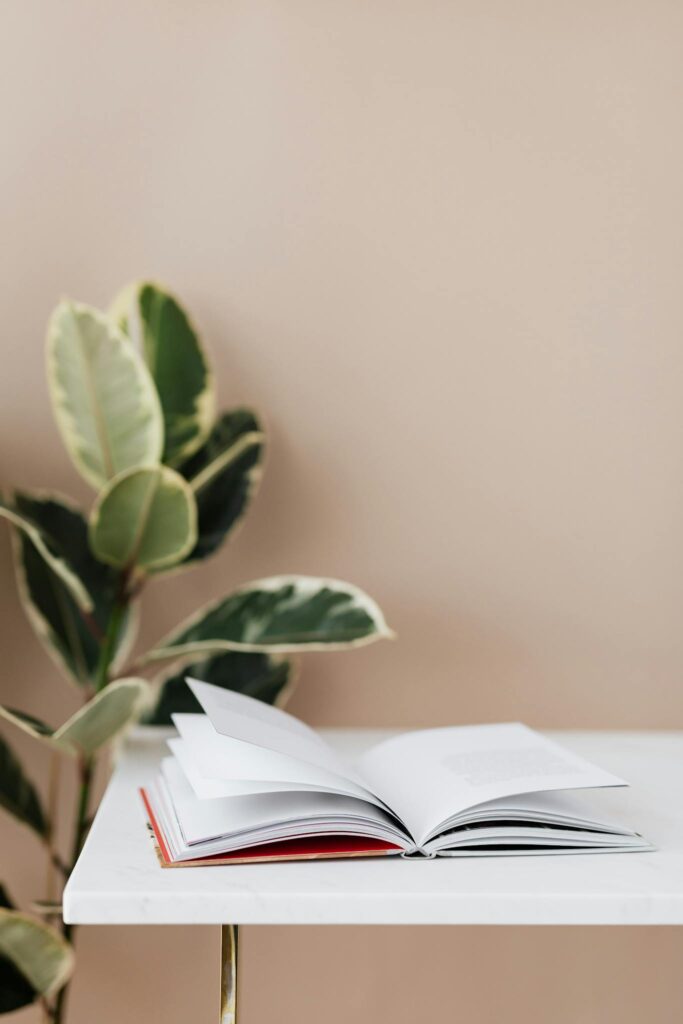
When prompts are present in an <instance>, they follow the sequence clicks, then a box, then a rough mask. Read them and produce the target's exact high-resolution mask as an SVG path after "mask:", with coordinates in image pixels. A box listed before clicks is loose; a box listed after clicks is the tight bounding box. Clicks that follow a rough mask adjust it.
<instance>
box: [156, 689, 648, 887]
mask: <svg viewBox="0 0 683 1024" xmlns="http://www.w3.org/2000/svg"><path fill="white" fill-rule="evenodd" d="M187 682H188V686H189V687H190V689H191V690H192V693H193V694H194V695H195V697H196V698H197V700H198V701H199V704H200V705H201V707H202V709H203V712H204V713H203V714H178V715H174V716H173V722H174V725H175V727H176V729H177V733H178V735H177V737H175V738H173V739H170V740H169V741H168V746H169V749H170V753H169V756H168V757H165V758H164V759H163V760H162V763H161V770H160V773H159V774H158V776H157V777H156V778H155V779H154V780H153V781H152V783H151V784H150V785H148V786H146V787H145V788H144V789H143V790H142V791H141V793H142V798H143V801H144V805H145V808H146V811H147V816H148V819H149V823H150V826H151V829H152V831H153V834H154V837H155V840H156V844H157V847H158V854H159V858H160V861H161V863H162V864H163V865H164V866H165V867H178V866H183V867H190V866H200V865H209V864H235V863H251V862H264V861H276V860H305V859H324V858H330V857H335V858H336V857H386V856H403V857H427V858H433V857H462V856H492V855H500V854H516V855H519V854H540V853H555V854H558V853H598V852H600V853H607V852H612V853H614V852H632V851H638V850H650V849H653V847H652V846H651V844H650V843H648V842H647V841H646V840H645V839H643V837H642V836H640V835H639V834H638V833H637V832H636V831H635V830H634V829H633V828H632V827H631V826H630V825H624V824H619V823H617V822H616V821H614V820H612V814H611V811H610V800H609V792H608V791H609V790H610V789H611V788H612V787H618V786H625V785H627V783H626V782H625V781H624V780H623V779H621V778H618V777H617V776H616V775H613V774H612V773H611V772H608V771H605V770H604V769H602V768H598V767H596V766H595V765H592V764H590V763H589V762H588V761H585V760H584V759H583V758H581V757H579V756H578V755H577V754H575V753H573V752H571V751H569V750H565V749H564V748H563V747H561V746H559V745H558V744H556V743H554V742H553V741H552V740H549V739H547V738H546V737H545V736H542V735H541V734H540V733H537V732H535V731H534V730H533V729H530V728H528V727H527V726H525V725H522V724H521V723H516V722H508V723H502V724H493V725H464V726H454V727H451V728H437V729H421V730H416V731H411V732H406V733H403V734H400V735H397V736H394V737H392V738H390V739H387V740H384V741H383V742H381V743H379V744H377V745H376V746H374V747H372V748H371V749H369V750H367V751H366V752H365V753H364V754H363V755H362V756H361V757H359V758H358V759H357V760H356V762H355V763H354V764H351V763H350V762H347V761H346V760H345V759H344V758H342V757H341V756H340V755H339V754H338V753H337V752H336V751H335V750H334V749H333V748H332V746H330V745H329V744H328V743H326V742H325V740H324V739H323V738H322V737H321V736H319V735H318V734H317V733H316V732H315V731H314V730H313V729H311V728H309V727H308V726H307V725H305V724H304V723H303V722H301V721H300V720H299V719H297V718H295V717H294V716H293V715H290V714H288V713H287V712H285V711H282V710H280V709H278V708H275V707H271V706H270V705H267V704H263V703H261V702H260V701H257V700H254V699H252V698H250V697H246V696H244V695H242V694H238V693H233V692H231V691H228V690H224V689H222V688H220V687H217V686H213V685H211V684H209V683H204V682H201V681H199V680H194V679H188V680H187Z"/></svg>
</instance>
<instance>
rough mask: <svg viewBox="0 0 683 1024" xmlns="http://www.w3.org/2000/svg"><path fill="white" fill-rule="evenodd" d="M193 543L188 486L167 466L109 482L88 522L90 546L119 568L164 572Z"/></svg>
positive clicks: (194, 531)
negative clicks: (139, 568)
mask: <svg viewBox="0 0 683 1024" xmlns="http://www.w3.org/2000/svg"><path fill="white" fill-rule="evenodd" d="M196 539H197V506H196V504H195V500H194V497H193V495H192V491H191V490H190V487H189V486H188V484H187V482H186V481H185V480H183V478H182V477H181V476H180V475H179V474H178V473H176V472H175V471H174V470H172V469H169V468H168V467H167V466H154V467H153V468H148V469H134V470H131V471H130V472H128V473H122V474H121V476H118V477H116V479H115V480H112V482H111V484H110V485H109V486H108V487H107V488H105V490H104V491H102V493H101V494H100V496H99V498H98V499H97V501H96V502H95V506H94V508H93V511H92V513H91V517H90V546H91V548H92V550H93V552H94V554H95V555H96V557H97V558H99V559H100V561H102V562H106V563H108V564H109V565H114V566H117V567H118V568H124V567H130V566H141V567H142V568H143V569H147V570H155V569H163V568H166V567H167V566H170V565H175V564H176V563H177V562H180V561H181V560H182V559H183V558H184V557H185V555H187V554H188V552H189V551H191V550H192V548H193V546H194V543H195V541H196Z"/></svg>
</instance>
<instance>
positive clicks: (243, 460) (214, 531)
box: [179, 409, 263, 563]
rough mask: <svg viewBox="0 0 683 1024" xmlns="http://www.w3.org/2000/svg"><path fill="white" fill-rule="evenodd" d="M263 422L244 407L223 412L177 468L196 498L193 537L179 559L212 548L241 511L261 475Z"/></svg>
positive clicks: (191, 557) (205, 554) (189, 558)
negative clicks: (199, 445)
mask: <svg viewBox="0 0 683 1024" xmlns="http://www.w3.org/2000/svg"><path fill="white" fill-rule="evenodd" d="M262 457H263V428H262V426H261V424H260V423H259V421H258V419H257V417H256V415H255V414H254V413H253V412H252V411H251V410H250V409H233V410H231V411H230V412H224V413H223V414H222V415H221V416H220V417H219V419H218V420H217V421H216V423H215V424H214V427H213V430H212V431H211V434H210V436H209V438H208V440H207V442H206V444H205V445H204V446H203V447H202V448H200V449H199V451H198V452H196V453H195V454H194V455H193V456H192V458H191V459H188V461H187V462H185V463H183V465H182V466H181V467H180V469H179V472H180V473H181V474H182V475H183V476H184V477H185V479H186V480H188V481H189V483H190V485H191V487H192V489H193V491H194V494H195V499H196V501H197V513H198V520H197V543H196V544H195V546H194V548H193V550H192V551H191V552H190V554H189V555H188V556H187V558H186V559H185V562H186V563H187V562H196V561H200V560H201V559H204V558H207V557H208V556H209V555H212V554H214V552H215V551H217V550H218V548H219V547H220V546H221V545H222V544H223V542H224V541H225V540H226V538H227V536H228V534H229V533H230V531H231V530H232V529H233V527H234V526H235V525H236V524H237V523H238V522H239V520H240V519H241V518H242V516H243V515H244V513H245V511H246V509H247V506H248V504H249V501H250V499H251V498H252V496H253V495H254V493H255V491H256V488H257V486H258V483H259V480H260V477H261V460H262Z"/></svg>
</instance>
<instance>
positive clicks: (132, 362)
mask: <svg viewBox="0 0 683 1024" xmlns="http://www.w3.org/2000/svg"><path fill="white" fill-rule="evenodd" d="M47 376H48V385H49V388H50V395H51V398H52V407H53V411H54V415H55V419H56V421H57V426H58V427H59V431H60V433H61V435H62V440H63V442H64V445H65V446H66V449H67V451H68V453H69V455H70V457H71V460H72V462H73V463H74V465H75V467H76V469H77V470H78V472H79V473H80V474H81V476H83V477H84V478H85V479H86V480H87V481H88V483H90V484H92V485H93V487H95V488H100V487H101V486H102V485H103V484H105V483H106V482H107V481H108V480H111V479H112V478H113V477H115V476H116V475H117V474H118V473H122V472H124V471H125V470H128V469H133V468H136V467H138V466H152V465H155V464H156V463H158V462H159V460H160V458H161V453H162V450H163V444H164V428H163V419H162V415H161V407H160V405H159V397H158V395H157V393H156V389H155V387H154V382H153V381H152V378H151V375H150V373H149V370H148V369H147V367H146V366H145V363H144V361H143V359H142V358H141V356H140V354H139V353H138V352H136V351H135V349H134V347H133V346H132V345H131V343H130V341H129V340H128V338H126V337H125V336H124V335H123V334H122V333H121V332H120V331H119V330H118V329H117V328H116V327H114V325H113V324H112V323H111V322H110V321H109V320H108V319H107V318H106V317H105V316H103V315H102V314H101V313H98V312H97V310H94V309H91V308H89V307H88V306H83V305H80V304H76V303H73V302H62V303H60V304H59V306H57V309H56V310H55V311H54V313H53V315H52V318H51V320H50V326H49V329H48V337H47Z"/></svg>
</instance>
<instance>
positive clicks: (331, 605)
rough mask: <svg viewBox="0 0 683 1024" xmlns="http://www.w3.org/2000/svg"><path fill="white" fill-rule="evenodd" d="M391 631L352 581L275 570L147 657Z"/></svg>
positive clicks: (313, 644)
mask: <svg viewBox="0 0 683 1024" xmlns="http://www.w3.org/2000/svg"><path fill="white" fill-rule="evenodd" d="M391 635H392V633H391V630H390V629H389V628H388V626H387V624H386V622H385V621H384V616H383V615H382V612H381V610H380V608H379V607H378V605H377V604H376V603H375V602H374V601H373V600H372V599H371V598H370V597H368V595H367V594H364V593H363V591H362V590H359V589H358V588H357V587H354V586H352V585H351V584H350V583H342V582H340V581H339V580H326V579H318V578H316V577H311V576H276V577H273V578H271V579H265V580H257V581H256V582H254V583H249V584H247V585H246V586H244V587H242V588H240V590H238V591H237V592H236V593H234V594H231V595H230V596H229V597H225V598H223V599H222V600H221V601H217V602H215V603H214V604H211V605H209V606H208V607H207V608H203V609H202V610H201V611H199V612H197V614H196V615H194V616H192V618H191V619H189V620H188V621H187V622H186V623H184V624H183V625H182V626H180V627H179V629H177V630H175V631H174V632H173V633H171V634H170V635H169V636H167V637H165V638H164V639H163V640H162V641H161V642H160V643H159V644H157V646H156V647H155V648H153V649H152V650H151V651H150V652H148V654H147V655H146V660H148V661H156V660H160V659H167V658H173V657H180V656H183V657H185V656H186V655H204V656H206V655H208V654H212V653H219V652H221V651H230V650H232V651H264V652H271V653H272V652H276V651H281V652H294V651H305V650H308V651H312V650H330V649H334V648H338V649H339V648H346V647H358V646H361V645H363V644H369V643H372V642H373V641H375V640H379V639H381V638H382V637H387V636H391Z"/></svg>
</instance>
